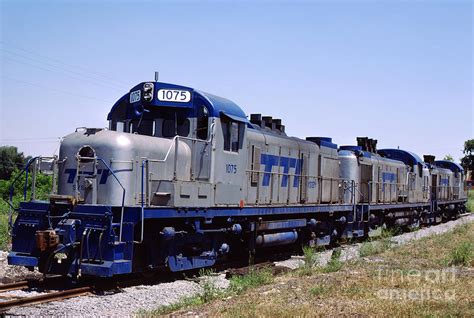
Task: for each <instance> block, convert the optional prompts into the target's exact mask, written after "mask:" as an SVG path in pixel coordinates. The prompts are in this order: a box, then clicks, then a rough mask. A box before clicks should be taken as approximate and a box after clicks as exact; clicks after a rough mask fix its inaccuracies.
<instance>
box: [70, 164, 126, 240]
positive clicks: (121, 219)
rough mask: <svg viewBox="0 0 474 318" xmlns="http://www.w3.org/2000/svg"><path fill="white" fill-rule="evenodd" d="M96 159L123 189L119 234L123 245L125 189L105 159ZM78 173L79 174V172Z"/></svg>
mask: <svg viewBox="0 0 474 318" xmlns="http://www.w3.org/2000/svg"><path fill="white" fill-rule="evenodd" d="M95 159H97V160H99V161H100V162H102V163H103V164H104V166H105V167H106V168H107V170H109V171H110V173H111V174H112V176H113V177H114V178H115V180H117V182H118V184H119V185H120V187H121V188H122V209H121V214H120V234H119V243H122V228H123V212H124V210H125V187H124V186H123V185H122V183H121V182H120V180H119V178H118V177H117V175H116V174H115V172H114V171H113V170H112V168H110V166H109V165H108V164H107V163H106V162H105V160H104V159H102V158H99V157H96V158H95ZM77 173H78V174H79V171H78V172H77Z"/></svg>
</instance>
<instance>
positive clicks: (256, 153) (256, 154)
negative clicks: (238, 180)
mask: <svg viewBox="0 0 474 318" xmlns="http://www.w3.org/2000/svg"><path fill="white" fill-rule="evenodd" d="M250 168H251V170H252V173H251V177H250V182H251V183H252V185H254V186H255V185H257V184H258V179H259V178H258V175H259V173H258V171H260V148H259V147H255V146H254V145H252V165H251V167H250Z"/></svg>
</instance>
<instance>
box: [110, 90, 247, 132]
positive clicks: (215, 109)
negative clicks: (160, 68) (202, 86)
mask: <svg viewBox="0 0 474 318" xmlns="http://www.w3.org/2000/svg"><path fill="white" fill-rule="evenodd" d="M145 83H152V84H153V99H152V100H151V101H148V102H147V101H144V100H143V98H141V96H143V85H144V84H145ZM159 90H174V91H179V92H181V91H183V92H190V94H191V95H190V98H189V101H185V102H181V101H163V100H159V98H158V91H159ZM138 91H139V92H140V93H139V94H138V99H137V100H136V101H135V102H133V101H132V98H131V95H130V94H133V93H135V92H138ZM197 99H201V100H203V101H204V102H205V104H206V106H207V107H208V109H209V113H210V116H212V117H220V116H222V115H223V116H227V117H229V118H231V119H233V120H236V121H240V122H244V123H247V122H248V119H247V117H246V116H245V113H244V111H243V110H242V109H241V108H240V107H239V106H238V105H237V104H236V103H234V102H233V101H231V100H229V99H226V98H223V97H220V96H216V95H213V94H209V93H206V92H203V91H199V90H196V89H194V88H191V87H186V86H181V85H176V84H170V83H163V82H142V83H140V84H138V85H136V86H134V87H133V88H132V89H131V90H130V91H129V92H128V93H126V94H125V95H123V96H122V97H121V98H120V99H119V100H118V101H117V102H116V103H115V104H114V105H113V106H112V109H111V110H110V112H109V114H108V116H107V119H108V120H110V119H112V117H113V114H114V112H115V111H116V110H118V108H119V107H121V106H122V107H123V105H124V104H127V108H129V107H130V108H134V109H139V108H140V107H142V108H144V107H148V108H150V107H174V108H189V109H192V108H195V107H198V106H200V105H201V104H199V105H197V104H196V103H195V101H196V100H197ZM130 114H132V112H127V119H132V118H128V117H131V116H130Z"/></svg>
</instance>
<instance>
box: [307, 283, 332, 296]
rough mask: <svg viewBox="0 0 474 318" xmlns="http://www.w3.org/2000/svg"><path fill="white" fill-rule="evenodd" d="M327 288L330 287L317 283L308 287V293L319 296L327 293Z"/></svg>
mask: <svg viewBox="0 0 474 318" xmlns="http://www.w3.org/2000/svg"><path fill="white" fill-rule="evenodd" d="M329 290H330V288H329V287H328V286H324V285H318V286H314V287H311V288H310V289H309V293H310V294H311V295H313V296H321V295H324V294H326V293H328V292H329Z"/></svg>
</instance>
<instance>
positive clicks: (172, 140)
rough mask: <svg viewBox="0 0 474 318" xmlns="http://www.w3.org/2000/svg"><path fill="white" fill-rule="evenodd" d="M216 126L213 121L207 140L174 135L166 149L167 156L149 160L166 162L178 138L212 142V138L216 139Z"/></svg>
mask: <svg viewBox="0 0 474 318" xmlns="http://www.w3.org/2000/svg"><path fill="white" fill-rule="evenodd" d="M214 127H215V123H212V124H211V128H210V129H209V131H210V134H209V138H208V139H206V140H201V139H197V138H192V137H184V136H180V135H176V136H174V137H173V139H171V143H170V146H169V147H168V151H166V154H165V157H164V158H163V159H147V160H148V161H149V162H166V160H168V156H169V154H170V153H171V149H173V145H175V143H176V139H184V140H190V141H200V142H204V143H210V142H212V139H214V134H213V129H214Z"/></svg>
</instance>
